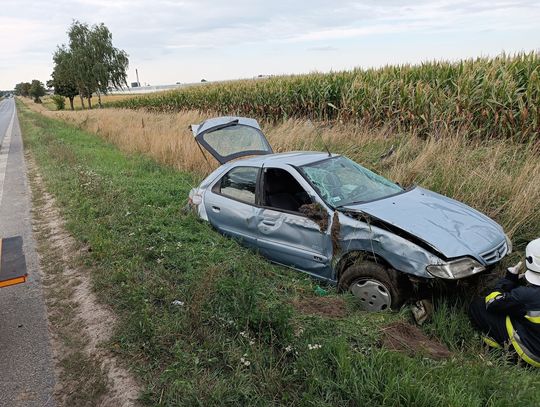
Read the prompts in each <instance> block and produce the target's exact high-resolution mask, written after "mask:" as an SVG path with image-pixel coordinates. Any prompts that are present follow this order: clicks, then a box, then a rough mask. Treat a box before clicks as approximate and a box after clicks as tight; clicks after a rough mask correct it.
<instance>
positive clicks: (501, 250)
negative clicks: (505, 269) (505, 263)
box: [480, 240, 508, 265]
mask: <svg viewBox="0 0 540 407" xmlns="http://www.w3.org/2000/svg"><path fill="white" fill-rule="evenodd" d="M506 252H508V246H507V245H506V240H503V241H502V242H501V243H500V244H498V245H497V246H495V248H493V249H491V250H489V251H487V252H485V253H483V254H481V255H480V256H481V257H482V259H483V260H484V261H485V262H486V263H487V264H488V265H489V264H494V263H497V262H498V261H499V260H500V259H502V258H503V257H504V256H506Z"/></svg>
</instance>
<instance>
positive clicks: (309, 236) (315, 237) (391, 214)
mask: <svg viewBox="0 0 540 407" xmlns="http://www.w3.org/2000/svg"><path fill="white" fill-rule="evenodd" d="M192 131H193V134H194V136H195V139H196V141H197V143H198V144H199V145H200V146H202V147H203V148H204V149H206V150H207V151H208V152H209V153H210V154H211V155H212V156H213V157H214V158H215V159H216V160H217V161H218V162H219V163H220V164H221V166H220V167H219V168H218V169H217V170H215V171H213V172H212V173H211V174H210V175H209V176H208V177H206V178H205V179H204V181H203V182H202V183H201V184H200V185H199V186H198V187H197V188H194V189H192V190H191V192H190V198H189V201H190V205H191V206H192V207H193V208H194V209H195V210H196V212H197V214H198V216H199V217H200V218H202V219H204V220H206V221H208V222H210V223H211V224H212V225H213V226H214V227H215V228H216V229H217V230H218V231H220V232H221V233H223V234H225V235H228V236H231V237H234V238H236V239H238V240H239V241H240V242H241V243H242V244H244V245H246V246H249V247H252V248H255V249H256V250H257V251H258V252H259V253H260V254H262V255H263V256H265V257H266V258H268V259H269V260H271V261H272V262H275V263H278V264H281V265H284V266H287V267H291V268H294V269H297V270H300V271H302V272H305V273H308V274H310V275H312V276H314V277H317V278H319V279H322V280H326V281H328V282H331V283H334V284H337V286H338V288H339V289H340V290H342V291H350V292H351V293H352V294H353V295H355V296H356V297H357V298H358V300H359V304H360V306H361V307H362V308H363V309H365V310H368V311H379V310H384V309H387V308H396V307H399V306H400V305H401V304H402V303H403V302H404V301H405V300H407V299H408V297H409V296H410V287H411V281H413V282H415V283H418V282H420V283H422V282H433V281H434V280H436V279H444V280H458V279H464V278H467V277H470V276H473V275H476V274H478V273H481V272H483V271H484V270H486V269H488V268H491V267H492V266H494V265H495V264H497V263H498V262H499V261H500V260H501V259H502V258H503V257H504V256H506V255H507V254H508V253H510V251H511V242H510V240H509V239H508V238H507V236H506V235H505V233H504V231H503V229H502V227H501V226H499V225H498V224H497V223H496V222H494V221H493V220H491V219H490V218H488V217H487V216H485V215H483V214H482V213H480V212H478V211H476V210H475V209H472V208H470V207H469V206H467V205H465V204H463V203H461V202H458V201H455V200H453V199H450V198H447V197H445V196H442V195H439V194H437V193H435V192H432V191H429V190H426V189H424V188H421V187H412V188H409V189H404V188H402V187H401V186H399V185H398V184H396V183H394V182H391V181H389V180H387V179H386V178H384V177H382V176H380V175H378V174H375V173H374V172H372V171H370V170H368V169H366V168H364V167H363V166H361V165H359V164H357V163H356V162H354V161H352V160H350V159H348V158H346V157H344V156H342V155H337V154H330V153H322V152H304V151H302V152H288V153H280V154H274V153H273V151H272V149H271V147H270V144H269V143H268V141H267V140H266V138H265V136H264V134H263V133H262V131H261V129H260V127H259V125H258V123H257V122H256V121H255V120H253V119H249V118H242V117H218V118H214V119H209V120H206V121H205V122H203V123H201V124H200V125H193V126H192ZM248 156H249V157H248ZM233 160H234V161H233Z"/></svg>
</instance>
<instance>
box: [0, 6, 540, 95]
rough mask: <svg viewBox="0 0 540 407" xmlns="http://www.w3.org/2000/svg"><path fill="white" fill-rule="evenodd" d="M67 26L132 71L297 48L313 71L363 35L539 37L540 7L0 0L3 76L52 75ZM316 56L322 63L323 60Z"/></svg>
mask: <svg viewBox="0 0 540 407" xmlns="http://www.w3.org/2000/svg"><path fill="white" fill-rule="evenodd" d="M21 10H24V13H21ZM74 19H78V20H80V21H84V22H88V23H91V24H92V23H99V22H104V23H105V24H106V25H107V26H108V27H109V28H110V29H111V31H112V33H113V41H114V43H115V45H116V46H118V47H120V48H122V49H125V50H126V51H127V52H128V54H129V55H130V57H131V59H132V61H135V63H136V61H148V60H152V59H156V60H158V59H160V58H162V57H163V58H165V57H166V58H168V59H167V61H170V62H171V63H172V62H174V61H173V58H176V59H177V62H175V63H176V64H177V66H178V67H181V66H182V64H183V63H184V64H185V63H186V61H187V60H193V58H196V57H199V56H200V55H201V54H202V53H205V52H206V53H211V52H215V53H217V54H216V55H220V57H221V58H229V59H226V60H225V59H223V61H230V55H235V58H236V59H237V62H236V63H237V65H240V64H241V63H242V60H243V59H245V60H248V59H249V58H250V57H251V58H253V56H252V54H253V53H255V52H256V53H258V54H270V53H274V54H279V53H283V52H285V50H288V49H289V50H290V49H292V48H294V47H297V50H302V52H309V53H310V55H311V59H310V60H309V61H310V62H309V63H310V64H311V68H316V66H315V65H316V61H315V59H313V58H315V57H316V56H317V54H318V53H321V52H328V51H333V52H344V53H345V52H346V50H347V47H350V46H351V45H350V44H351V43H353V42H355V41H356V42H358V40H360V39H363V38H368V37H369V38H370V41H371V42H373V43H376V41H378V40H380V39H381V38H383V37H386V38H389V37H391V38H394V39H395V40H396V41H400V40H401V39H402V38H403V37H405V36H411V35H412V34H417V37H416V38H418V39H417V41H419V44H418V46H419V47H421V43H422V37H421V36H425V38H426V39H431V38H441V39H443V38H451V36H452V34H460V33H465V32H470V33H479V32H486V31H490V32H493V33H494V34H496V33H502V32H504V33H511V32H520V30H521V31H523V30H530V31H534V32H535V33H536V34H538V31H539V30H540V24H538V21H540V3H539V2H538V1H536V0H517V1H510V0H478V1H466V0H415V1H410V0H409V1H406V0H378V1H376V0H357V1H350V0H335V1H333V2H329V1H327V0H324V1H323V0H310V1H308V0H296V1H290V0H274V1H272V2H269V1H266V0H264V1H263V0H229V1H227V2H223V1H218V0H181V1H175V0H49V1H46V2H45V1H41V0H2V17H0V49H1V50H2V51H1V52H2V59H3V61H2V63H1V66H0V69H3V68H2V67H3V66H6V65H9V66H11V67H16V66H21V65H22V64H34V65H35V66H36V69H37V70H40V72H43V75H45V76H46V75H48V73H47V71H48V72H49V73H50V70H52V66H51V63H52V61H51V55H52V52H53V51H54V49H55V48H56V46H57V45H58V44H61V43H63V42H66V41H67V35H66V31H67V29H68V27H69V25H70V24H71V22H72V21H73V20H74ZM516 46H519V44H518V43H516ZM537 46H538V45H535V47H537ZM248 50H249V51H248ZM250 52H251V53H252V54H251V55H250V54H249V53H250ZM274 54H272V55H274ZM319 58H321V61H322V62H321V63H323V62H324V58H323V57H319ZM6 60H7V61H6ZM163 69H165V67H164V68H163ZM16 71H17V70H16V68H15V69H14V71H13V72H11V71H9V72H8V71H5V70H2V71H1V72H0V80H9V81H12V80H13V79H12V78H14V77H15V76H16V74H17V72H16ZM239 72H240V70H239ZM156 76H157V75H156ZM5 78H9V79H5ZM22 79H24V78H22ZM22 79H21V80H22ZM44 79H46V78H44ZM2 86H6V83H5V82H0V88H1V87H2Z"/></svg>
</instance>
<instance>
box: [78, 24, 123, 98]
mask: <svg viewBox="0 0 540 407" xmlns="http://www.w3.org/2000/svg"><path fill="white" fill-rule="evenodd" d="M68 37H69V49H68V51H69V55H70V61H71V64H70V66H71V67H72V69H73V74H74V75H73V77H74V81H75V83H76V84H77V88H78V91H79V95H80V96H81V101H82V99H83V98H87V100H88V107H89V108H92V94H93V93H94V92H97V94H98V99H99V105H100V106H101V94H102V93H103V94H107V93H108V90H109V87H111V86H112V87H115V88H121V87H122V86H123V85H126V86H127V82H126V77H127V73H126V71H127V68H128V65H129V61H128V55H127V54H126V53H125V52H124V51H122V50H120V49H117V48H115V47H114V46H113V44H112V34H111V32H110V31H109V29H108V28H107V27H106V26H105V25H104V24H103V23H101V24H99V25H94V26H92V27H89V26H88V24H86V23H81V22H79V21H74V22H73V24H72V25H71V27H70V28H69V30H68ZM83 106H84V105H83Z"/></svg>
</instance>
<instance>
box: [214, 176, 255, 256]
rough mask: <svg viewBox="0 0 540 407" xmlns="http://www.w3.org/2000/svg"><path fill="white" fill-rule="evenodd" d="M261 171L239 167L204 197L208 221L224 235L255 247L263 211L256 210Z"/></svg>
mask: <svg viewBox="0 0 540 407" xmlns="http://www.w3.org/2000/svg"><path fill="white" fill-rule="evenodd" d="M259 173H260V168H258V167H249V166H237V167H233V168H232V169H230V170H229V171H227V172H226V173H225V174H224V175H223V176H222V177H221V178H219V179H218V180H217V181H216V182H215V183H214V185H213V186H212V188H210V189H209V190H207V191H206V193H205V195H204V205H205V209H206V213H207V216H208V220H209V221H210V223H211V224H212V225H213V226H214V227H215V228H216V229H217V230H219V231H220V232H222V233H223V234H225V235H228V236H231V237H233V238H236V239H238V240H239V241H240V242H241V243H242V244H244V245H246V246H251V247H254V246H255V245H256V241H257V221H258V212H259V209H258V208H257V207H256V206H255V199H256V192H257V185H258V178H259Z"/></svg>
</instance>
